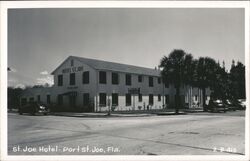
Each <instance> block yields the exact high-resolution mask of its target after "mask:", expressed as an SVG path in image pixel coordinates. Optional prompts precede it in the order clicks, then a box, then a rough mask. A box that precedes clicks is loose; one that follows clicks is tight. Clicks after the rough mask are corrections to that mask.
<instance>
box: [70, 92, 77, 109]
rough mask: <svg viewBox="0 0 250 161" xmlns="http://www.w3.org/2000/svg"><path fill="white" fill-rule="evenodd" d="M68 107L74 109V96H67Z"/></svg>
mask: <svg viewBox="0 0 250 161" xmlns="http://www.w3.org/2000/svg"><path fill="white" fill-rule="evenodd" d="M69 105H70V107H76V96H74V95H69Z"/></svg>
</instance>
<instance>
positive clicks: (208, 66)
mask: <svg viewBox="0 0 250 161" xmlns="http://www.w3.org/2000/svg"><path fill="white" fill-rule="evenodd" d="M216 66H217V64H216V61H215V60H214V59H212V58H210V57H200V58H199V59H198V61H197V63H196V70H195V74H194V80H195V85H196V86H197V87H198V88H200V89H201V90H202V104H203V108H204V107H205V103H206V97H205V96H206V88H208V87H211V86H213V84H214V83H215V82H216V81H215V78H216V76H215V71H216V69H217V68H216ZM204 110H205V108H204Z"/></svg>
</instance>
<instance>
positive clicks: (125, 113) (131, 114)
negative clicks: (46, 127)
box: [50, 110, 186, 117]
mask: <svg viewBox="0 0 250 161" xmlns="http://www.w3.org/2000/svg"><path fill="white" fill-rule="evenodd" d="M183 114H186V112H184V111H182V110H180V111H179V114H178V115H183ZM50 115H54V116H67V117H146V116H147V117H149V116H157V115H176V114H175V111H174V110H168V111H166V110H165V111H115V112H111V114H110V115H108V112H96V113H94V112H92V113H77V112H51V113H50Z"/></svg>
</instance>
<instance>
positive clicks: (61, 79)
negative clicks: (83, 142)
mask: <svg viewBox="0 0 250 161" xmlns="http://www.w3.org/2000/svg"><path fill="white" fill-rule="evenodd" d="M57 78H58V83H57V84H58V86H62V85H63V75H62V74H60V75H58V76H57Z"/></svg>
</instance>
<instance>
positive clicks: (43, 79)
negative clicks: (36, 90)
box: [36, 76, 54, 85]
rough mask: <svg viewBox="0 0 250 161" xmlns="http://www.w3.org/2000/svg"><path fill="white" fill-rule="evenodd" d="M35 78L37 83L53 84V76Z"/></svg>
mask: <svg viewBox="0 0 250 161" xmlns="http://www.w3.org/2000/svg"><path fill="white" fill-rule="evenodd" d="M36 80H37V84H39V85H45V84H49V85H53V84H54V79H53V76H46V77H41V78H37V79H36Z"/></svg>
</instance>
